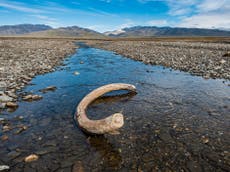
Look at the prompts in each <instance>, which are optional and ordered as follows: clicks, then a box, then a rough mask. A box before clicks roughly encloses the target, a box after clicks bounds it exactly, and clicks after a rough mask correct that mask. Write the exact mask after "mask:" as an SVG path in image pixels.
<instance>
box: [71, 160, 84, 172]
mask: <svg viewBox="0 0 230 172" xmlns="http://www.w3.org/2000/svg"><path fill="white" fill-rule="evenodd" d="M72 172H84V168H83V165H82V162H81V161H77V162H76V163H74V165H73V169H72Z"/></svg>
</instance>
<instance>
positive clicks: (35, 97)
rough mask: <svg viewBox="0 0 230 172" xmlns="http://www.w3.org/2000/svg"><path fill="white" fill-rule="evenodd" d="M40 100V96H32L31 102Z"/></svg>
mask: <svg viewBox="0 0 230 172" xmlns="http://www.w3.org/2000/svg"><path fill="white" fill-rule="evenodd" d="M40 99H42V96H40V95H33V96H32V100H40Z"/></svg>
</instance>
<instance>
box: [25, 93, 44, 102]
mask: <svg viewBox="0 0 230 172" xmlns="http://www.w3.org/2000/svg"><path fill="white" fill-rule="evenodd" d="M22 99H23V100H25V101H32V100H40V99H42V96H40V95H31V94H29V95H26V96H24V97H23V98H22Z"/></svg>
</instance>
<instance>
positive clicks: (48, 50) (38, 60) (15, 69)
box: [0, 39, 76, 108]
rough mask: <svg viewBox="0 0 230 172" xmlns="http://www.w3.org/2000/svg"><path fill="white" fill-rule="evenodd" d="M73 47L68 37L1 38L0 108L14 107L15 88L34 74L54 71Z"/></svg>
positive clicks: (15, 105) (72, 50) (19, 87)
mask: <svg viewBox="0 0 230 172" xmlns="http://www.w3.org/2000/svg"><path fill="white" fill-rule="evenodd" d="M75 48H76V46H75V44H74V43H73V41H69V40H48V39H0V108H4V107H5V106H10V107H17V104H16V103H12V102H14V101H16V100H17V95H16V91H17V90H20V89H22V88H23V87H24V86H25V85H26V84H28V83H29V82H30V80H31V79H32V78H33V77H34V76H35V75H38V74H43V73H47V72H50V71H53V70H54V67H56V66H58V65H60V64H61V62H62V60H63V59H64V58H65V57H66V56H67V55H70V54H72V53H73V52H74V51H75ZM9 102H11V103H9Z"/></svg>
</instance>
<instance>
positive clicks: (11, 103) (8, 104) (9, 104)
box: [6, 102, 18, 108]
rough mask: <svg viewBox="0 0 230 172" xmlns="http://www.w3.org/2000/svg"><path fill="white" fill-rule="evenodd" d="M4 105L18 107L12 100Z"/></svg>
mask: <svg viewBox="0 0 230 172" xmlns="http://www.w3.org/2000/svg"><path fill="white" fill-rule="evenodd" d="M6 106H7V107H10V108H15V107H18V104H17V103H14V102H7V103H6Z"/></svg>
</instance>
